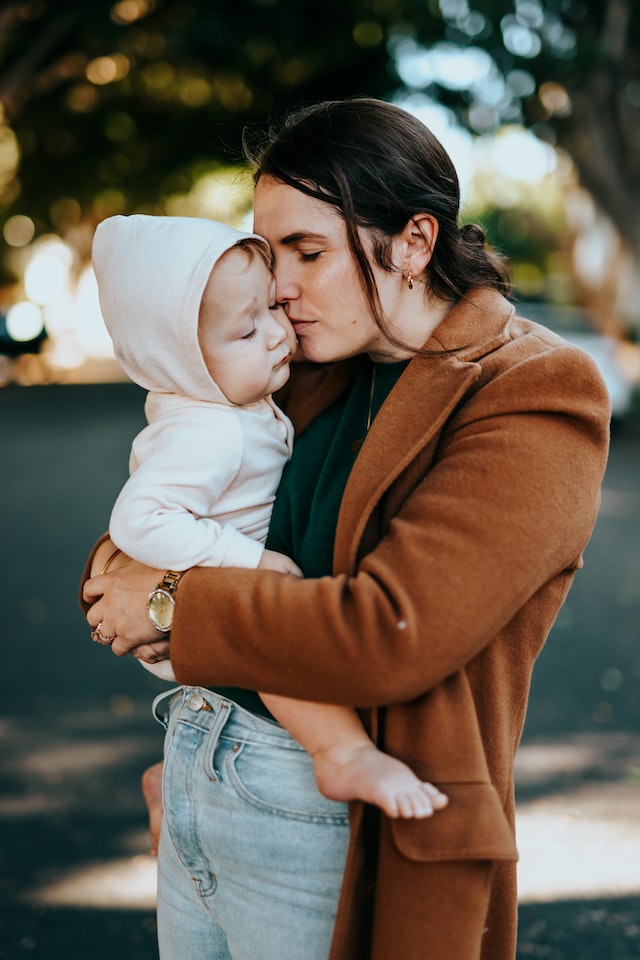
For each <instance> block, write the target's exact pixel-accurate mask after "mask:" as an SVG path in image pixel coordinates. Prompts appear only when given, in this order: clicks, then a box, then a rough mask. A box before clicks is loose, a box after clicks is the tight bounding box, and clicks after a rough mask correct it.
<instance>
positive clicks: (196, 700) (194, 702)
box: [187, 693, 206, 713]
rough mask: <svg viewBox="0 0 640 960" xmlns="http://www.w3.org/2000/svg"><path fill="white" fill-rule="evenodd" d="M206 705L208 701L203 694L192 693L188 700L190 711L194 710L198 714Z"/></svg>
mask: <svg viewBox="0 0 640 960" xmlns="http://www.w3.org/2000/svg"><path fill="white" fill-rule="evenodd" d="M205 703H206V700H205V699H204V697H203V696H202V694H201V693H192V694H191V696H190V697H189V699H188V700H187V706H188V707H189V709H190V710H193V712H194V713H197V712H198V710H202V708H203V707H204V705H205Z"/></svg>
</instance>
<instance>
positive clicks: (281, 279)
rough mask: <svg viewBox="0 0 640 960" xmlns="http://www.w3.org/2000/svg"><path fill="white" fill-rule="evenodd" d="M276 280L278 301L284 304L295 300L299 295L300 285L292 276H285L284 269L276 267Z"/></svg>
mask: <svg viewBox="0 0 640 960" xmlns="http://www.w3.org/2000/svg"><path fill="white" fill-rule="evenodd" d="M275 281H276V300H277V301H278V303H282V304H283V305H284V306H286V305H287V303H289V302H290V301H291V300H295V299H296V298H297V297H298V287H297V285H296V284H295V283H294V281H293V280H292V278H291V277H285V275H284V273H283V271H282V270H278V269H277V268H276V271H275Z"/></svg>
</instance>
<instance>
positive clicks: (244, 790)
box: [220, 740, 349, 826]
mask: <svg viewBox="0 0 640 960" xmlns="http://www.w3.org/2000/svg"><path fill="white" fill-rule="evenodd" d="M221 745H222V741H221ZM225 752H226V756H225V757H224V759H221V762H220V766H221V770H222V771H223V774H222V775H223V779H224V780H225V781H226V782H227V784H228V785H229V786H233V788H234V789H235V791H236V793H237V794H238V795H239V796H240V797H241V798H242V799H243V800H245V801H246V802H247V803H250V804H251V805H252V806H254V807H258V808H259V809H261V810H264V811H266V812H268V813H270V814H273V815H275V816H280V817H285V818H287V819H290V820H302V821H306V822H309V823H331V824H335V825H338V826H347V825H348V824H349V816H348V808H347V805H346V804H345V803H338V802H336V801H335V800H329V799H327V797H324V796H323V795H322V794H321V793H320V791H319V790H318V788H317V786H316V781H315V776H314V771H313V762H312V760H311V757H310V756H309V754H308V753H306V752H305V751H304V750H302V749H298V748H289V747H279V746H273V745H266V744H264V743H252V742H250V741H246V740H245V741H234V742H233V743H229V744H228V749H227V750H226V751H225Z"/></svg>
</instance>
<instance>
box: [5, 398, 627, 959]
mask: <svg viewBox="0 0 640 960" xmlns="http://www.w3.org/2000/svg"><path fill="white" fill-rule="evenodd" d="M142 402H143V394H142V393H141V392H140V391H139V390H138V389H137V388H135V387H133V386H130V385H128V384H114V385H96V386H69V387H46V388H31V389H19V388H13V387H11V388H5V389H3V390H0V424H1V427H2V433H1V437H2V439H1V441H0V442H1V443H2V470H1V471H0V494H1V496H2V501H1V502H2V507H1V509H0V543H1V545H2V550H1V551H0V553H1V556H0V583H1V584H2V587H3V590H2V598H3V611H2V617H1V620H0V623H1V626H0V631H1V632H0V637H1V643H2V651H3V654H4V657H3V665H2V673H1V674H0V694H1V697H0V734H1V737H0V751H1V754H0V960H27V958H34V960H85V958H91V960H103V958H104V960H107V958H109V960H112V957H113V956H114V955H116V954H117V955H119V956H121V957H122V958H123V960H155V958H156V950H155V941H154V918H153V896H154V890H153V884H154V865H153V861H152V860H151V858H149V857H148V856H147V855H146V833H145V822H144V809H143V805H142V802H141V799H140V794H139V791H138V777H139V773H140V771H141V770H142V769H143V768H144V766H145V765H146V763H148V762H149V761H151V760H152V759H155V758H156V757H157V756H158V754H159V752H160V749H161V731H160V728H159V727H157V726H156V725H154V723H153V722H152V721H151V720H150V718H149V702H150V699H151V697H152V696H153V695H154V694H155V692H156V691H157V690H158V689H160V687H161V685H160V684H159V682H158V681H156V680H155V679H154V678H153V677H152V676H151V675H150V674H148V673H147V672H146V671H144V670H142V669H140V668H139V667H138V666H137V665H136V664H135V663H133V662H128V661H126V662H125V661H119V660H116V658H114V657H111V656H109V655H107V654H105V651H103V650H102V649H100V648H99V647H97V646H96V645H95V644H92V643H91V642H90V641H89V638H88V632H87V629H86V625H85V624H84V621H83V619H82V617H81V615H80V613H79V611H78V609H77V606H76V602H75V596H76V591H77V583H78V578H79V575H80V570H81V567H82V563H83V558H84V556H85V554H86V551H87V549H88V547H89V545H90V543H91V542H92V541H93V539H94V538H95V535H96V534H97V533H98V532H99V531H101V530H102V529H103V528H104V527H105V526H106V523H107V518H108V513H109V509H110V505H111V503H112V500H113V497H114V496H115V494H116V492H117V490H118V489H119V487H120V485H121V483H122V481H123V480H124V478H125V476H126V464H127V455H128V449H129V443H130V439H131V437H132V436H133V434H134V433H135V432H136V430H137V429H138V428H139V427H140V425H141V424H142ZM639 477H640V433H634V432H633V431H631V430H626V431H618V432H617V433H616V434H615V435H614V440H613V446H612V454H611V460H610V465H609V469H608V473H607V478H606V483H605V489H604V496H603V506H602V511H601V515H600V519H599V521H598V524H597V526H596V530H595V533H594V536H593V539H592V542H591V544H590V547H589V550H588V553H587V563H586V567H585V569H584V570H583V571H582V572H581V573H580V575H579V577H578V578H577V580H576V583H575V586H574V588H573V590H572V593H571V594H570V597H569V601H568V603H567V605H566V606H565V608H564V610H563V612H562V614H561V616H560V618H559V620H558V623H557V625H556V627H555V628H554V631H553V633H552V636H551V638H550V641H549V643H548V644H547V647H546V649H545V650H544V651H543V654H542V656H541V658H540V661H539V665H538V668H537V671H536V675H535V680H534V687H533V692H532V697H531V705H530V711H529V719H528V725H527V730H526V734H525V737H524V741H523V746H522V749H521V752H520V757H519V765H518V795H519V834H520V849H521V854H522V863H521V866H520V882H521V901H522V903H521V934H520V943H519V948H518V957H519V960H524V958H527V957H540V958H546V960H578V958H580V960H632V958H640V900H639V895H640V827H638V819H639V817H638V814H639V813H640V715H639V708H638V704H639V703H640V696H639V694H640V644H639V643H638V639H639V632H640V574H639V571H640V484H639V482H638V478H639ZM296 960H297V958H296ZM301 960H304V958H301ZM446 960H454V958H446Z"/></svg>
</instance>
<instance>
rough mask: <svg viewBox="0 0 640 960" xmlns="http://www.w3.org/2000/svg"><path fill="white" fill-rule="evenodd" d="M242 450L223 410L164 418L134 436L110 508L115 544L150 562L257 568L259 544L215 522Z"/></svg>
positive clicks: (181, 566)
mask: <svg viewBox="0 0 640 960" xmlns="http://www.w3.org/2000/svg"><path fill="white" fill-rule="evenodd" d="M234 427H235V428H236V429H234ZM242 447H243V438H242V433H241V430H240V428H239V427H238V426H237V424H236V422H235V419H234V418H230V417H229V416H228V415H227V414H226V412H225V415H224V416H223V417H219V418H216V417H215V416H213V415H211V414H208V415H207V416H198V415H197V414H191V416H190V417H189V418H185V417H184V416H174V417H172V416H168V417H165V418H163V419H162V420H158V421H157V422H154V423H153V424H150V425H149V426H148V427H146V428H145V429H144V430H143V431H142V432H141V433H140V434H139V435H138V437H136V439H135V441H134V446H133V456H132V460H133V461H134V462H136V463H137V466H136V469H134V471H133V472H132V474H131V476H130V478H129V480H128V481H127V482H126V484H125V485H124V487H123V488H122V490H121V492H120V495H119V496H118V499H117V500H116V503H115V505H114V508H113V511H112V513H111V519H110V522H109V533H110V536H111V539H112V540H113V542H114V543H115V545H116V546H117V547H119V548H120V549H121V550H122V551H123V552H124V553H126V554H128V556H130V557H133V558H134V559H136V560H139V561H140V562H142V563H146V564H148V565H149V566H153V567H171V568H172V569H176V570H186V569H187V568H188V567H191V566H194V565H202V566H210V567H217V566H223V565H227V566H247V567H257V566H258V564H259V562H260V558H261V556H262V552H263V549H264V548H263V546H262V544H260V543H258V542H257V541H256V540H255V539H253V538H251V537H249V536H246V535H244V534H242V533H240V532H239V531H238V530H236V529H234V527H233V526H232V525H230V524H223V523H219V522H218V521H217V520H216V519H214V517H215V515H216V512H217V510H218V501H219V500H220V497H221V496H222V495H223V494H224V493H225V491H227V490H228V489H229V487H230V486H231V485H232V484H233V482H234V480H235V478H236V476H237V474H238V471H239V469H240V464H241V461H242V452H243V451H242Z"/></svg>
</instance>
